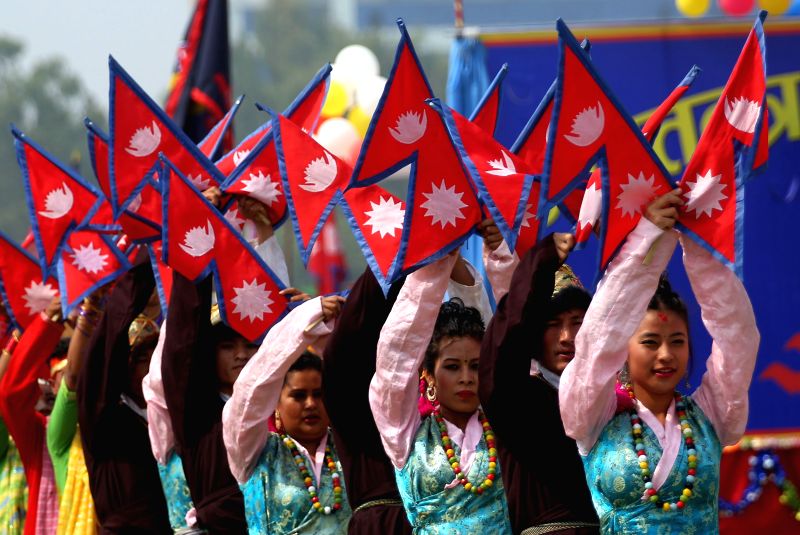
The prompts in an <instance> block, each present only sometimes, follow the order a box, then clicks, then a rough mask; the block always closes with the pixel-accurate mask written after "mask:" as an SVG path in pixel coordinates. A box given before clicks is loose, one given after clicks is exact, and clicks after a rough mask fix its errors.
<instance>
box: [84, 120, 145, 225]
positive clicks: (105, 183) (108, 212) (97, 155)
mask: <svg viewBox="0 0 800 535" xmlns="http://www.w3.org/2000/svg"><path fill="white" fill-rule="evenodd" d="M84 124H85V125H86V135H87V139H88V142H89V159H90V161H91V163H92V169H93V170H94V176H95V177H96V178H97V183H98V184H99V185H100V189H101V191H102V192H103V197H104V199H103V201H104V202H103V204H102V205H101V207H100V209H99V210H98V211H97V214H95V216H94V217H93V218H92V219H93V220H95V219H98V218H101V219H103V220H111V221H113V220H114V214H113V208H112V207H111V202H110V199H111V182H110V178H109V174H108V136H107V135H106V134H105V133H104V132H103V131H102V130H100V129H99V128H98V127H97V125H95V124H94V123H93V122H92V121H91V120H89V119H85V120H84ZM144 186H145V187H143V189H141V190H140V192H139V194H138V195H140V196H141V197H142V198H147V199H148V202H142V201H141V200H137V201H135V202H132V203H130V204H129V205H128V209H127V210H125V211H123V213H122V214H121V215H120V216H119V218H118V219H117V223H116V226H115V227H111V230H112V231H114V230H116V229H118V230H123V231H124V232H125V234H127V236H128V237H129V238H130V239H132V240H135V241H152V240H155V239H160V238H161V221H160V220H159V219H156V218H158V217H160V216H161V210H160V206H159V203H160V200H159V199H160V195H161V194H160V193H159V191H158V190H157V189H155V188H154V187H153V185H152V183H151V182H147V183H146V184H145V185H144ZM153 207H155V211H153Z"/></svg>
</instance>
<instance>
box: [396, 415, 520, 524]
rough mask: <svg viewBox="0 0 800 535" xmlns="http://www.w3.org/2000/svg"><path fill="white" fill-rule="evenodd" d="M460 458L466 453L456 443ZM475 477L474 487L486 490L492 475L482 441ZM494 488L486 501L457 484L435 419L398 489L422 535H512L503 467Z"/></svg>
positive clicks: (418, 441)
mask: <svg viewBox="0 0 800 535" xmlns="http://www.w3.org/2000/svg"><path fill="white" fill-rule="evenodd" d="M453 446H454V448H453V449H454V450H455V453H456V455H458V454H460V448H459V447H458V446H456V445H455V443H453ZM476 450H477V451H476V452H475V459H474V461H473V464H472V468H471V469H470V471H469V475H468V478H467V479H468V480H469V482H470V483H473V484H478V485H480V484H481V482H482V481H483V478H484V477H485V475H486V474H487V473H488V469H489V451H488V448H487V447H486V440H485V439H484V438H483V437H481V440H480V442H479V443H478V446H477V448H476ZM496 475H497V477H496V479H495V480H494V485H492V486H491V487H489V488H488V489H487V490H486V491H485V492H484V493H483V494H482V495H476V494H473V493H471V492H469V491H467V490H465V489H464V487H463V486H461V485H458V486H456V487H454V488H451V489H445V488H444V487H445V485H447V484H448V483H450V482H451V481H453V479H454V477H455V476H454V474H453V469H452V468H451V467H450V463H449V462H448V461H447V455H445V452H444V448H443V447H442V434H441V431H440V430H439V424H438V423H437V422H436V420H435V419H434V417H433V416H428V417H427V418H425V419H423V420H422V423H421V424H420V426H419V430H418V431H417V434H416V436H415V437H414V444H413V446H412V449H411V454H410V455H409V457H408V461H407V462H406V464H405V466H404V467H403V469H402V470H397V469H395V476H396V478H397V487H398V489H399V490H400V497H401V498H402V500H403V506H404V507H405V508H406V513H407V514H408V519H409V521H410V522H411V525H412V526H413V527H414V533H416V534H419V535H423V534H424V535H444V534H447V535H488V534H492V535H500V534H504V533H508V534H510V533H511V525H510V524H509V521H508V505H507V504H506V494H505V490H504V488H503V481H502V478H501V477H500V466H499V463H498V467H497V472H496Z"/></svg>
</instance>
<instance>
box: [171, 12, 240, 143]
mask: <svg viewBox="0 0 800 535" xmlns="http://www.w3.org/2000/svg"><path fill="white" fill-rule="evenodd" d="M177 56H178V57H177V60H176V62H175V68H174V70H173V73H172V78H171V80H170V93H169V96H168V97H167V102H166V104H165V106H164V110H165V111H166V112H167V115H169V116H170V117H172V119H173V120H174V121H175V123H176V124H177V125H179V126H180V127H181V129H182V130H183V131H184V132H185V133H186V134H187V135H188V136H189V138H190V139H191V140H193V141H194V142H195V143H197V142H199V141H200V140H201V139H203V137H205V136H206V134H207V133H208V132H209V130H211V127H212V126H213V125H214V124H215V123H217V122H218V121H219V120H220V119H222V117H223V115H225V111H224V110H227V109H228V108H230V106H231V86H230V45H229V43H228V2H227V0H198V2H197V4H196V5H195V9H194V13H193V14H192V18H191V20H190V21H189V25H188V26H187V28H186V33H185V34H184V37H183V40H182V41H181V44H180V46H179V47H178V55H177ZM226 145H227V149H226V150H230V148H231V146H232V145H233V136H232V134H229V135H228V137H227V140H226Z"/></svg>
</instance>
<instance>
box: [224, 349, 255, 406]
mask: <svg viewBox="0 0 800 535" xmlns="http://www.w3.org/2000/svg"><path fill="white" fill-rule="evenodd" d="M257 350H258V344H253V343H250V342H248V341H247V340H245V339H244V338H242V337H241V336H236V337H234V338H233V339H231V340H224V341H222V342H220V343H218V344H217V379H219V385H220V386H219V389H220V391H221V392H223V393H225V394H228V395H230V394H231V392H232V391H233V383H235V382H236V378H237V377H239V373H240V372H241V371H242V368H244V365H245V364H247V362H248V361H249V360H250V358H251V357H252V356H253V355H254V354H255V352H256V351H257Z"/></svg>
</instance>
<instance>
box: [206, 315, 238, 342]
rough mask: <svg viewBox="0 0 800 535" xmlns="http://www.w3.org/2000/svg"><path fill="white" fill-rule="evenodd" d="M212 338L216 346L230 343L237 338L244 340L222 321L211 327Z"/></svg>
mask: <svg viewBox="0 0 800 535" xmlns="http://www.w3.org/2000/svg"><path fill="white" fill-rule="evenodd" d="M211 338H212V339H213V340H214V344H216V345H219V344H221V343H223V342H230V341H232V340H236V339H237V338H242V335H240V334H239V333H237V332H236V331H234V330H233V329H231V328H230V327H228V326H227V325H225V323H224V322H221V321H220V322H219V323H216V324H214V325H212V326H211Z"/></svg>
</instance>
